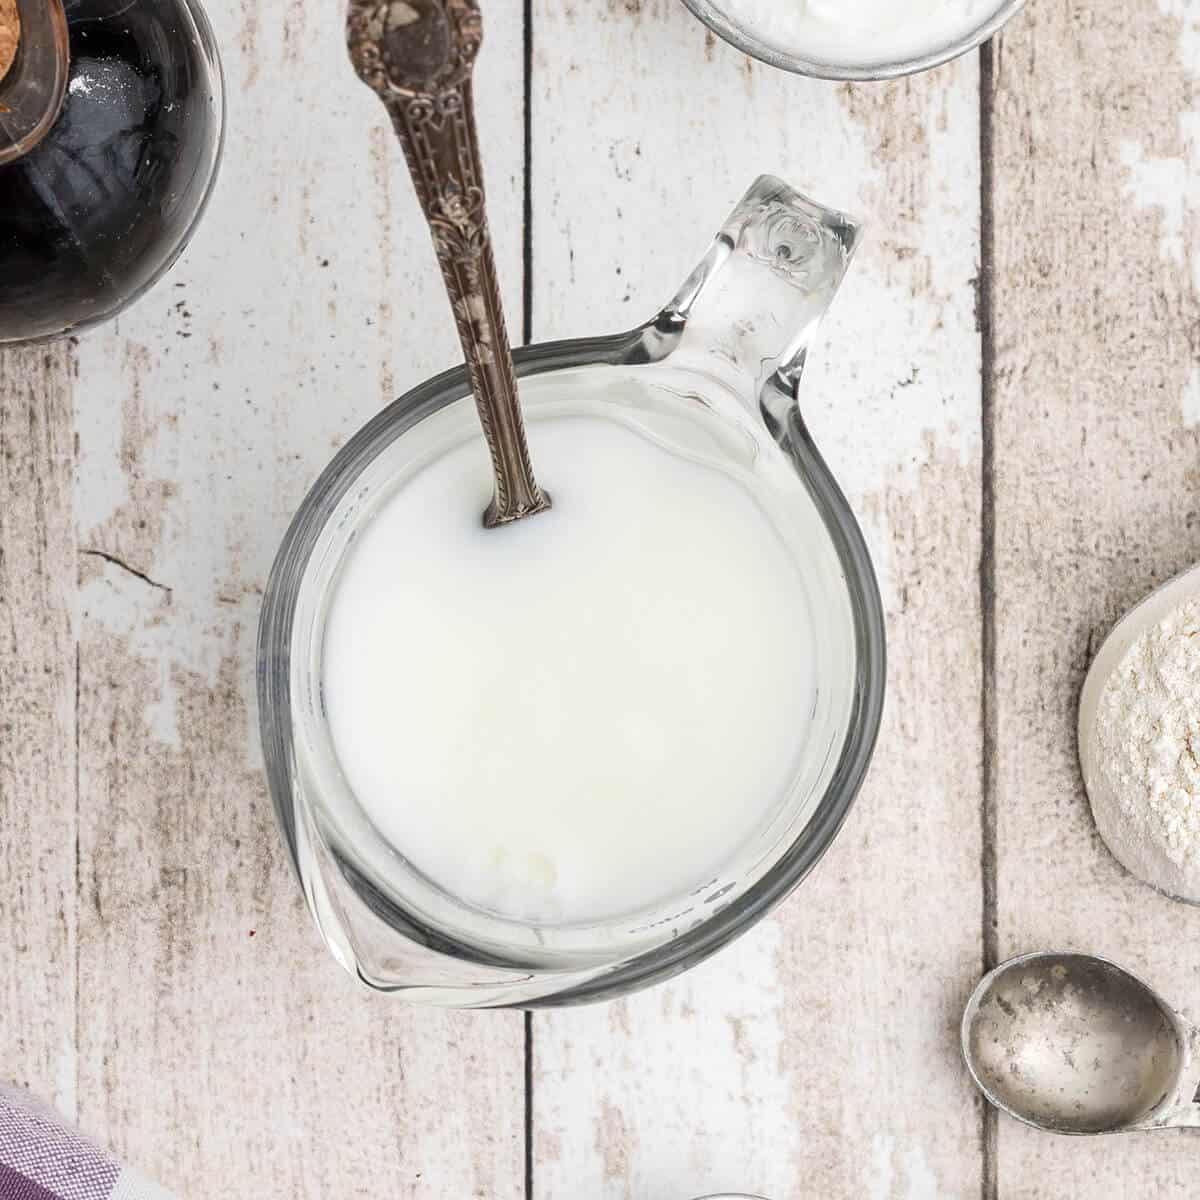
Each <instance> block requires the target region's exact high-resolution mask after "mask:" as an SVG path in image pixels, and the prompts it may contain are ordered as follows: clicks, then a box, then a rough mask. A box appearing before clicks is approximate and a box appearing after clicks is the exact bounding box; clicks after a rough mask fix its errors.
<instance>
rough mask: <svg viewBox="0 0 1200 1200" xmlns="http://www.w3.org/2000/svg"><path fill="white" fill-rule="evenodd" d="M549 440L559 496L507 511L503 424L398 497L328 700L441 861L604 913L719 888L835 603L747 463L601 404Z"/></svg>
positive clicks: (385, 510)
mask: <svg viewBox="0 0 1200 1200" xmlns="http://www.w3.org/2000/svg"><path fill="white" fill-rule="evenodd" d="M530 441H531V446H532V450H533V456H534V462H535V464H536V466H537V470H538V475H539V479H540V480H541V481H542V482H544V483H545V485H546V486H547V487H548V489H549V490H550V492H551V494H552V496H553V500H554V508H553V510H552V511H551V512H550V513H547V514H543V515H539V516H537V517H533V518H530V519H527V520H524V521H520V522H518V523H516V524H515V525H511V526H508V527H506V528H504V529H501V530H484V529H483V528H482V527H481V525H480V514H481V513H482V511H483V508H484V506H485V504H486V502H487V500H488V498H489V495H490V490H491V477H490V468H489V465H488V462H487V458H486V455H485V452H484V450H483V445H482V442H481V441H472V442H470V443H468V444H466V445H461V446H459V447H457V448H455V449H453V450H451V451H449V452H448V453H446V454H445V455H443V456H442V457H440V458H438V459H436V460H435V461H433V462H432V463H431V464H430V465H428V466H426V467H425V468H423V469H422V470H421V471H420V472H418V473H417V474H416V475H415V476H413V477H412V478H411V479H410V480H409V481H408V482H406V483H404V484H403V485H402V486H400V487H399V489H398V490H397V491H395V492H394V494H392V495H391V496H390V497H388V498H387V499H386V500H385V501H384V502H383V504H382V506H381V507H380V509H379V511H378V512H377V514H376V515H375V516H374V517H373V518H372V520H371V521H370V523H369V524H368V525H367V526H366V527H365V528H364V530H363V531H362V533H361V534H360V536H359V538H358V540H357V542H356V543H355V544H354V545H353V547H352V548H351V550H350V551H349V553H348V555H347V559H346V562H345V564H344V566H343V568H342V573H341V576H340V578H339V579H338V581H337V582H336V583H335V585H334V587H335V591H334V594H333V599H332V602H331V607H330V613H329V618H328V624H327V627H326V632H325V638H324V643H323V668H322V673H323V688H324V697H325V704H326V708H327V712H328V717H329V721H330V727H331V731H332V736H333V742H334V747H335V750H336V752H337V756H338V759H339V762H340V764H341V766H342V769H343V772H344V774H345V776H346V778H347V781H348V783H349V785H350V787H351V788H352V790H353V791H354V793H355V794H356V796H357V798H358V800H359V802H360V804H361V805H362V807H363V808H364V809H365V811H366V812H367V814H368V816H369V817H370V818H371V820H372V822H373V823H374V824H375V826H376V828H377V829H378V830H379V831H380V833H381V834H382V835H383V836H384V837H385V838H386V839H387V840H388V841H389V842H390V843H391V844H392V845H393V846H394V847H396V848H397V849H398V850H399V851H400V852H401V853H402V854H403V855H405V857H407V858H408V859H409V861H410V862H411V863H412V864H413V865H414V866H416V867H417V868H418V869H419V870H420V871H422V872H423V873H424V874H425V875H427V876H428V877H429V878H430V879H431V880H433V881H434V882H435V883H437V884H438V885H439V886H441V887H442V888H443V889H444V890H446V891H448V892H449V893H451V894H452V895H454V896H456V897H458V898H459V899H463V900H467V901H469V902H471V903H473V904H475V905H477V906H480V907H483V908H486V909H488V910H490V911H492V912H495V913H499V914H500V915H502V916H506V917H511V918H514V919H519V920H530V921H537V922H562V923H574V922H590V921H600V920H604V919H607V918H611V917H616V916H619V915H622V914H628V913H633V912H636V911H639V910H642V909H645V908H647V907H648V906H650V905H653V904H655V903H657V902H661V901H666V900H668V899H672V898H675V897H681V896H685V895H687V894H689V893H690V892H692V891H693V890H694V889H696V888H698V887H701V886H703V885H704V884H706V883H707V882H709V881H710V880H711V879H712V878H713V876H714V874H715V873H716V872H717V871H718V870H719V869H720V868H721V867H722V866H723V865H724V864H727V863H728V862H729V861H730V860H731V858H732V857H733V856H734V854H735V852H736V851H737V849H738V848H739V847H740V846H742V845H743V844H744V843H745V842H746V841H747V840H748V839H749V838H750V837H752V835H753V834H754V833H755V832H756V831H758V830H760V829H761V828H762V827H763V826H764V824H765V823H766V822H767V821H768V820H769V819H770V817H771V815H772V814H773V813H774V812H775V811H776V810H777V808H778V806H779V805H780V804H781V803H782V802H783V801H784V799H785V797H786V796H787V793H788V789H789V787H790V785H791V784H792V782H793V779H794V776H795V773H796V761H797V758H798V756H799V755H800V753H801V748H802V744H803V740H804V736H805V725H806V721H807V720H808V719H809V714H810V713H811V712H812V710H813V706H814V679H813V674H812V672H813V666H812V663H813V641H812V638H813V629H812V624H811V615H810V610H809V601H808V597H807V594H806V591H805V588H804V585H803V581H802V578H801V575H800V573H799V571H798V569H797V567H796V565H795V563H794V562H793V559H792V556H791V554H790V553H789V551H788V549H787V548H786V546H785V544H784V542H783V541H782V540H781V538H780V537H779V535H778V534H777V532H776V531H775V528H774V527H773V525H772V524H771V522H770V520H769V519H768V517H767V516H766V514H765V512H764V511H763V509H761V508H760V507H759V506H758V504H757V503H756V502H755V500H754V499H753V496H752V494H751V492H750V491H749V490H748V488H747V487H746V486H744V485H743V484H742V483H741V482H739V481H738V480H736V479H734V478H732V477H730V476H728V475H726V474H724V473H723V472H721V471H718V470H716V469H714V468H712V467H709V466H706V465H701V464H699V463H696V462H692V461H689V460H688V459H686V458H683V457H680V456H678V455H676V454H674V453H672V452H671V451H669V450H667V449H664V448H663V447H661V446H659V445H658V444H656V443H655V442H653V441H651V440H649V439H648V438H646V437H644V436H642V435H641V434H639V433H638V432H636V431H635V430H634V429H632V428H630V427H628V426H626V425H624V424H622V423H620V422H617V421H612V420H606V419H602V418H599V417H591V416H585V417H580V416H571V417H560V418H552V419H546V420H541V421H537V422H534V423H533V424H532V425H531V427H530ZM618 484H619V486H617V485H618Z"/></svg>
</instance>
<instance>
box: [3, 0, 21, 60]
mask: <svg viewBox="0 0 1200 1200" xmlns="http://www.w3.org/2000/svg"><path fill="white" fill-rule="evenodd" d="M20 40H21V18H20V17H19V16H18V15H17V0H0V80H3V79H4V77H5V75H7V74H8V68H9V67H11V66H12V64H13V59H14V58H16V57H17V43H18V42H19V41H20Z"/></svg>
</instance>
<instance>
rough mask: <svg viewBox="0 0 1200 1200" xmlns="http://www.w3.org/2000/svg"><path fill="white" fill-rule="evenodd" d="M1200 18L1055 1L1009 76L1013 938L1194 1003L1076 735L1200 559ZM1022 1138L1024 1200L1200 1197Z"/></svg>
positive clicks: (1007, 762)
mask: <svg viewBox="0 0 1200 1200" xmlns="http://www.w3.org/2000/svg"><path fill="white" fill-rule="evenodd" d="M1198 28H1200V27H1198V25H1197V14H1196V11H1195V8H1194V6H1189V5H1186V4H1182V3H1174V2H1172V3H1157V2H1155V0H1135V2H1134V3H1131V4H1127V5H1119V6H1102V7H1095V6H1092V5H1086V4H1083V3H1079V2H1077V0H1070V2H1069V3H1062V4H1037V3H1035V4H1031V5H1030V6H1029V10H1028V13H1027V15H1026V18H1025V20H1024V21H1023V22H1022V23H1021V24H1020V25H1017V26H1014V27H1013V29H1012V30H1011V31H1010V33H1009V34H1008V35H1006V37H1005V39H1004V42H1003V47H1002V51H1001V52H1000V53H999V54H998V56H997V59H996V64H997V68H996V73H995V83H994V91H995V99H994V112H995V116H994V139H995V146H994V153H995V179H996V186H995V230H996V232H995V247H996V248H995V296H994V301H995V330H996V334H995V336H996V351H997V359H996V363H997V371H996V388H995V446H996V472H995V505H996V509H995V518H996V543H997V547H996V622H997V624H996V629H997V670H996V684H997V688H996V712H997V725H998V727H997V733H998V740H997V750H998V761H997V764H996V778H997V792H996V803H997V812H998V824H997V847H998V854H999V864H1000V871H999V878H998V905H999V934H1000V951H1001V953H1002V954H1003V955H1008V954H1010V953H1016V952H1020V951H1024V950H1028V949H1036V948H1042V947H1054V948H1074V949H1082V950H1088V951H1092V952H1096V953H1100V954H1104V955H1107V956H1109V957H1111V958H1114V959H1116V960H1117V961H1118V962H1121V963H1124V964H1126V965H1128V966H1129V967H1130V968H1131V969H1133V970H1134V971H1137V972H1139V973H1141V974H1143V975H1145V976H1146V977H1147V978H1149V979H1150V980H1151V981H1153V982H1154V983H1155V984H1157V985H1159V986H1160V987H1161V988H1162V989H1163V991H1164V993H1165V994H1166V995H1167V996H1168V997H1170V998H1172V999H1174V1000H1175V1001H1176V1002H1177V1003H1179V1004H1181V1005H1185V1006H1188V1007H1190V1008H1191V1010H1192V1011H1193V1013H1195V1011H1196V1008H1195V1005H1196V1001H1195V982H1196V974H1195V963H1194V956H1193V954H1192V953H1191V950H1192V948H1193V947H1194V946H1195V945H1196V943H1197V940H1198V939H1200V911H1198V910H1196V909H1194V908H1188V907H1186V906H1183V905H1179V904H1175V903H1173V902H1171V901H1169V900H1166V899H1163V898H1162V897H1160V896H1158V895H1157V894H1156V893H1154V892H1152V891H1150V890H1149V889H1148V888H1146V887H1144V886H1142V885H1141V884H1139V883H1137V882H1135V881H1134V880H1133V879H1132V878H1131V877H1130V876H1128V875H1126V874H1125V873H1124V872H1123V871H1122V870H1121V868H1120V867H1119V866H1118V865H1117V863H1116V862H1115V860H1114V859H1113V858H1112V857H1111V856H1110V855H1109V854H1108V852H1107V850H1106V849H1105V848H1104V846H1103V844H1102V843H1101V842H1100V841H1099V838H1098V837H1097V835H1096V833H1095V831H1094V827H1093V824H1092V820H1091V815H1090V811H1089V809H1088V807H1087V803H1086V800H1085V797H1084V795H1083V791H1082V787H1081V784H1080V780H1079V771H1078V767H1077V764H1076V749H1075V733H1074V727H1075V719H1076V702H1077V697H1078V691H1079V687H1080V685H1081V684H1082V681H1083V675H1084V672H1085V671H1086V669H1087V666H1088V662H1089V659H1090V656H1091V654H1092V652H1093V651H1094V649H1095V648H1096V647H1097V646H1098V644H1099V642H1100V640H1101V639H1102V638H1103V636H1104V634H1105V633H1106V632H1107V630H1108V629H1109V627H1110V626H1111V625H1112V623H1113V622H1114V620H1115V619H1116V618H1117V617H1118V616H1119V615H1120V614H1121V613H1122V612H1123V611H1124V610H1125V609H1126V608H1127V607H1128V606H1129V605H1131V604H1132V603H1134V602H1135V601H1136V600H1138V599H1139V598H1140V597H1141V596H1142V595H1143V594H1144V593H1145V592H1146V591H1148V590H1149V589H1150V588H1151V587H1152V586H1153V585H1154V584H1156V583H1158V582H1160V581H1161V580H1163V579H1165V578H1167V577H1168V576H1170V575H1171V574H1172V573H1174V572H1175V571H1176V570H1177V569H1179V568H1182V567H1184V566H1186V565H1189V564H1191V563H1193V562H1195V561H1196V560H1197V559H1198V558H1200V520H1198V518H1197V512H1198V508H1200V505H1198V503H1197V497H1198V495H1200V474H1198V472H1197V463H1198V462H1200V457H1198V455H1200V433H1198V431H1197V416H1198V414H1197V409H1196V403H1195V397H1196V394H1197V393H1196V383H1195V380H1196V367H1195V358H1196V347H1195V329H1196V326H1197V318H1198V316H1200V305H1198V299H1197V292H1196V284H1195V279H1196V262H1197V261H1198V260H1197V254H1198V253H1200V245H1198V244H1197V240H1196V234H1197V229H1198V228H1200V225H1198V224H1197V221H1198V216H1200V214H1198V211H1197V208H1196V205H1195V189H1194V186H1193V185H1192V183H1191V179H1192V176H1193V175H1194V172H1195V161H1196V160H1195V154H1196V143H1195V138H1194V127H1195V125H1194V123H1195V120H1196V109H1197V81H1198V77H1197V73H1196V70H1197V68H1196V56H1195V47H1196V34H1197V30H1198ZM1048 64H1053V66H1052V67H1051V68H1050V69H1047V66H1048ZM998 1138H999V1142H998V1160H997V1171H998V1189H999V1195H1001V1196H1004V1197H1020V1198H1022V1200H1024V1198H1032V1197H1055V1198H1057V1197H1062V1196H1081V1195H1089V1194H1096V1181H1097V1180H1102V1181H1103V1183H1102V1185H1101V1187H1100V1191H1101V1192H1102V1193H1103V1195H1104V1196H1105V1197H1114V1198H1118V1197H1139V1198H1140V1197H1144V1196H1155V1197H1159V1198H1161V1200H1167V1198H1169V1197H1183V1196H1188V1195H1191V1194H1192V1193H1193V1192H1194V1191H1195V1170H1194V1162H1195V1151H1194V1147H1193V1146H1192V1145H1190V1144H1189V1141H1188V1139H1187V1138H1186V1137H1167V1136H1160V1137H1152V1136H1149V1135H1140V1136H1130V1137H1122V1138H1119V1139H1094V1140H1075V1139H1058V1138H1054V1137H1050V1136H1039V1135H1038V1134H1036V1133H1034V1132H1032V1131H1030V1130H1027V1129H1025V1128H1022V1127H1019V1126H1018V1125H1016V1124H1015V1123H1014V1122H1011V1121H1007V1120H1002V1121H1001V1122H1000V1123H999V1126H998Z"/></svg>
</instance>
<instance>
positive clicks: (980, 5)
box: [716, 0, 1002, 68]
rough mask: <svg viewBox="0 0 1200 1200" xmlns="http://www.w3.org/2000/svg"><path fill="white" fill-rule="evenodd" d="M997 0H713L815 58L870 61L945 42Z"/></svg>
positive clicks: (775, 41)
mask: <svg viewBox="0 0 1200 1200" xmlns="http://www.w3.org/2000/svg"><path fill="white" fill-rule="evenodd" d="M1001 3H1002V0H717V3H716V6H717V8H719V9H720V11H721V12H723V13H724V14H725V15H726V16H727V17H728V18H729V19H730V20H731V21H733V22H734V23H735V24H736V25H739V26H741V27H742V28H743V29H745V30H746V31H747V32H749V33H751V34H753V35H755V36H756V37H758V38H759V39H760V40H762V41H764V42H766V43H767V44H768V45H770V46H773V47H775V48H777V49H779V50H782V51H784V52H788V53H792V54H797V55H799V56H801V57H803V58H806V59H809V60H811V61H815V62H823V63H830V64H833V65H837V66H843V67H846V66H851V67H853V66H858V67H864V68H870V67H874V66H880V65H887V64H891V63H901V62H907V61H910V60H913V59H917V58H921V57H923V56H925V55H926V54H931V53H934V52H936V51H939V50H942V49H945V48H946V47H948V46H951V45H953V44H954V43H956V42H959V41H961V40H963V39H964V38H966V37H968V36H969V35H971V34H972V33H974V32H975V30H977V29H978V28H979V27H980V26H981V25H983V24H984V22H985V21H987V19H988V18H989V17H991V16H992V15H993V14H994V13H995V12H996V11H997V10H998V9H999V8H1000V6H1001Z"/></svg>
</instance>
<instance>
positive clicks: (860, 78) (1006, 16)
mask: <svg viewBox="0 0 1200 1200" xmlns="http://www.w3.org/2000/svg"><path fill="white" fill-rule="evenodd" d="M683 3H684V4H685V5H686V6H687V7H688V8H689V9H690V10H691V12H692V15H693V16H695V17H697V18H698V19H699V20H700V21H702V22H703V23H704V24H705V25H707V26H708V28H709V29H711V30H712V31H713V33H715V34H717V36H718V37H720V38H722V39H723V40H725V41H726V42H728V43H729V44H730V45H731V46H733V47H734V48H735V49H737V50H740V51H741V52H742V53H743V54H748V55H750V57H751V58H756V59H758V60H759V62H764V63H766V64H767V65H768V66H771V67H777V68H778V69H779V70H781V71H790V72H791V73H792V74H794V75H806V76H808V77H810V78H812V79H830V80H836V81H839V82H852V83H858V82H870V81H878V80H888V79H899V78H902V77H903V76H905V75H916V74H918V73H919V72H921V71H928V70H931V69H932V68H933V67H940V66H942V65H943V64H944V63H947V62H950V61H951V59H955V58H958V57H960V56H961V55H963V54H966V53H968V52H969V51H971V50H974V49H976V48H977V47H978V46H981V45H982V44H983V43H984V42H986V41H987V40H988V38H990V37H992V36H993V35H994V34H996V33H998V32H999V31H1000V29H1002V28H1003V27H1004V26H1005V25H1006V24H1008V22H1009V21H1010V20H1012V18H1013V17H1015V16H1016V15H1017V13H1018V12H1019V11H1020V10H1021V9H1022V8H1023V7H1024V5H1025V0H1001V3H1000V4H999V5H998V6H997V8H996V10H995V12H993V13H992V14H991V16H989V17H988V18H987V20H985V21H984V22H983V23H982V24H980V25H979V26H978V27H977V28H975V29H974V30H972V31H971V32H970V33H968V34H966V35H964V36H963V37H961V38H957V39H955V40H954V41H952V42H950V43H948V44H947V45H945V46H942V47H940V48H939V49H936V50H931V51H929V52H927V53H925V54H922V55H917V56H916V57H913V58H902V59H897V60H895V61H884V62H875V63H865V64H863V65H861V66H860V65H854V64H847V63H831V62H824V61H822V60H821V59H815V58H806V57H805V56H804V55H803V54H799V53H794V54H793V53H788V52H787V51H784V50H780V49H778V48H777V47H775V46H772V45H770V44H769V43H767V42H764V41H763V40H762V39H761V38H759V37H756V36H755V35H754V34H753V33H751V32H750V31H749V30H748V29H747V28H746V27H745V26H744V25H741V24H739V23H738V22H736V21H733V20H731V19H730V18H729V17H727V16H726V15H725V14H724V13H723V12H721V11H720V10H719V9H718V8H717V6H716V0H683Z"/></svg>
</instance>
